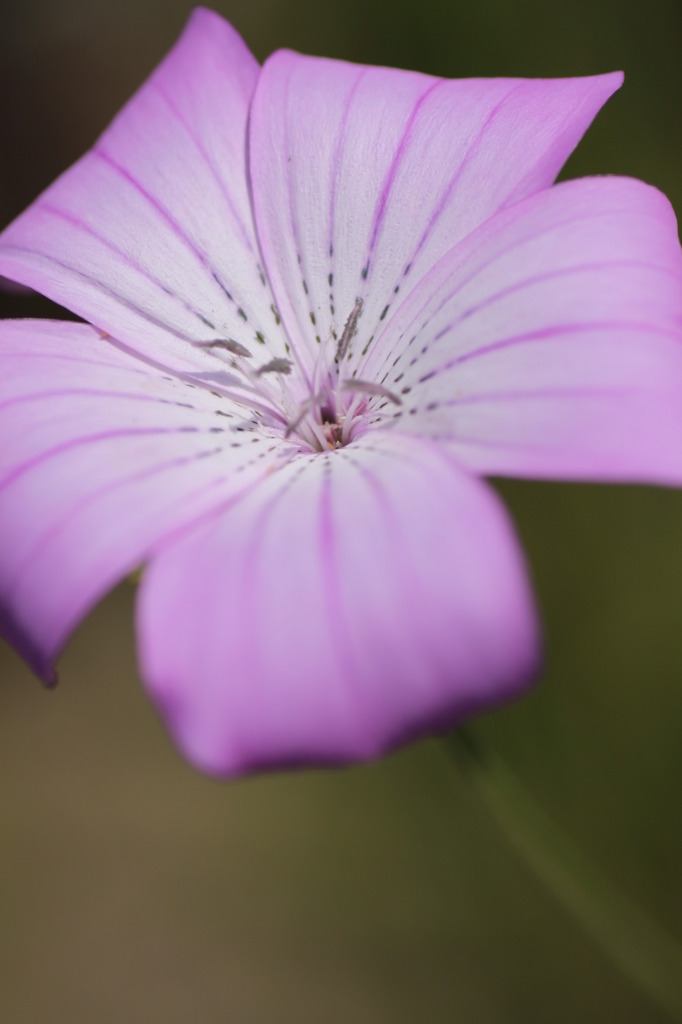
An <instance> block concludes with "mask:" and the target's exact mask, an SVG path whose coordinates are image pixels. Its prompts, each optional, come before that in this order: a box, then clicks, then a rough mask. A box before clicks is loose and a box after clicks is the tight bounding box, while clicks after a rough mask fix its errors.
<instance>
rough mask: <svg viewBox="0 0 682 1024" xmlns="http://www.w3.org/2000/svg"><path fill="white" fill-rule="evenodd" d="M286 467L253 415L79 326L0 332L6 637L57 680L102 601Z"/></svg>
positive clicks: (0, 558)
mask: <svg viewBox="0 0 682 1024" xmlns="http://www.w3.org/2000/svg"><path fill="white" fill-rule="evenodd" d="M286 454H287V453H286V446H283V445H282V442H281V440H275V439H273V438H268V436H267V432H266V431H264V430H262V429H261V428H260V427H259V428H258V429H256V426H255V425H254V423H253V421H252V420H251V418H250V417H249V416H248V415H246V416H245V415H244V414H242V413H240V412H239V411H238V410H237V409H236V408H235V407H230V406H229V405H226V403H225V402H224V401H221V400H220V399H219V398H217V397H216V396H215V395H213V394H212V393H211V392H209V391H206V390H202V389H199V388H195V387H192V386H191V385H188V384H184V383H182V382H180V381H178V380H177V379H174V378H172V377H169V376H165V377H164V376H162V375H160V374H158V373H157V372H155V371H152V370H150V369H149V368H148V367H147V366H146V365H145V364H144V363H142V362H140V361H139V360H136V359H134V358H132V357H130V356H128V355H126V354H125V353H122V352H120V351H119V350H118V349H116V348H115V347H114V346H113V345H111V344H109V343H107V342H105V341H103V340H102V338H101V337H100V336H99V335H98V333H97V332H96V331H95V330H94V329H93V328H91V327H89V326H87V325H85V324H69V323H64V322H60V323H51V322H49V321H26V320H24V321H15V322H11V321H4V322H3V323H2V325H1V327H0V536H1V537H2V544H1V545H0V635H2V636H4V637H5V638H6V639H7V640H9V642H10V643H12V644H13V645H14V646H15V647H16V648H17V650H19V652H20V653H21V654H22V655H23V656H24V657H25V658H26V660H27V661H28V662H29V664H30V665H31V666H32V667H33V668H34V670H35V671H36V672H37V673H38V674H39V675H41V676H42V677H43V678H44V679H45V680H47V681H50V680H52V679H53V678H54V668H53V661H54V658H55V657H56V655H57V653H58V651H59V650H60V648H61V646H62V645H63V643H64V641H65V639H66V637H67V635H68V633H69V631H70V630H71V629H72V628H73V627H74V625H75V624H76V623H77V622H78V620H79V619H80V618H81V617H82V616H83V615H84V614H85V612H86V611H87V610H88V608H89V607H90V606H91V605H92V604H93V603H94V602H95V601H96V600H97V599H98V598H99V597H100V596H101V595H102V594H103V593H104V592H105V591H106V590H107V589H109V588H110V587H111V586H112V585H113V584H114V583H115V582H117V581H118V580H119V579H120V578H121V577H122V576H124V575H125V574H126V573H127V572H129V571H131V570H132V569H135V568H136V567H137V566H139V565H140V563H141V562H143V561H144V560H145V559H146V558H147V557H149V555H150V553H151V552H152V551H153V549H154V547H155V545H156V544H157V543H158V542H159V541H160V540H161V539H162V538H165V537H166V536H167V535H168V534H169V533H171V532H173V531H174V530H177V529H179V528H180V527H184V526H186V525H187V524H188V523H191V522H193V521H194V520H196V519H197V518H198V517H200V516H202V515H204V514H206V513H207V512H209V511H212V510H214V509H215V508H216V507H219V506H220V505H221V504H222V503H224V502H226V501H229V500H230V499H231V498H232V497H234V496H235V495H236V494H239V493H241V492H242V491H243V490H245V489H247V488H248V487H249V486H252V485H253V483H254V481H256V480H259V479H260V478H261V477H262V476H264V475H265V474H266V473H268V472H271V471H272V470H273V469H274V468H276V467H277V466H278V465H280V464H281V461H282V459H283V458H284V459H285V458H286Z"/></svg>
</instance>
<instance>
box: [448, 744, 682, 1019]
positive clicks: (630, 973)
mask: <svg viewBox="0 0 682 1024" xmlns="http://www.w3.org/2000/svg"><path fill="white" fill-rule="evenodd" d="M443 742H444V745H445V748H446V750H447V753H448V755H449V757H450V758H451V759H453V758H454V759H455V760H456V761H457V763H458V764H459V765H460V766H461V767H462V768H463V769H464V770H465V772H466V774H467V776H468V778H469V779H470V781H471V782H472V783H473V786H474V788H475V789H476V791H477V792H478V794H479V796H480V797H482V799H483V802H484V803H485V805H486V806H487V808H488V811H489V812H490V813H491V814H492V816H493V818H494V819H495V821H496V822H497V825H498V826H499V827H500V828H501V829H502V832H503V833H504V835H505V837H506V839H507V841H508V842H509V844H510V845H511V846H512V847H513V848H514V849H515V850H516V853H517V854H518V855H519V856H520V857H521V859H522V860H523V861H525V863H526V865H527V866H528V867H529V868H531V869H532V871H533V872H534V873H535V875H536V876H537V877H538V878H539V879H541V880H542V882H543V883H544V884H545V886H546V887H547V888H548V889H549V890H550V891H551V892H552V893H553V895H554V897H555V898H556V899H557V900H559V902H560V903H562V904H563V906H564V908H565V909H566V910H567V911H568V912H569V913H570V914H572V915H573V917H574V918H575V919H576V920H577V921H579V922H580V924H581V925H582V926H583V928H584V929H585V930H586V931H587V932H589V934H590V935H591V936H592V938H593V939H594V940H595V941H596V942H597V943H598V945H599V946H600V947H601V949H602V951H603V953H604V954H605V955H606V956H607V957H608V958H609V960H610V961H611V963H612V964H614V965H615V966H616V967H618V968H619V969H620V970H621V971H622V972H623V973H624V974H625V975H626V976H627V977H628V978H629V979H630V980H631V981H632V982H634V983H635V984H637V985H638V987H639V988H640V989H641V990H642V992H645V993H646V994H647V995H648V996H649V998H650V999H651V1000H653V1002H655V1003H656V1004H657V1005H658V1006H659V1007H660V1008H661V1009H663V1010H664V1011H666V1012H667V1013H668V1014H670V1016H671V1017H673V1018H674V1019H675V1020H680V1021H682V945H681V944H680V943H679V942H678V941H677V940H676V939H675V938H674V937H673V936H672V935H670V934H669V933H667V932H666V931H665V930H664V929H663V928H662V927H660V926H658V925H657V924H656V923H655V922H654V921H652V920H651V919H650V918H649V917H647V915H646V914H644V913H643V912H642V911H641V910H640V909H639V908H638V907H637V905H636V904H635V903H633V902H631V901H630V900H629V899H628V898H627V897H626V896H625V895H624V894H623V893H621V892H620V891H619V890H618V889H617V888H616V887H614V886H613V885H612V884H611V882H610V881H609V880H608V879H607V878H606V877H604V876H603V875H602V874H601V873H600V872H599V870H598V869H597V868H595V867H594V866H593V865H592V864H591V863H590V862H589V861H588V860H586V859H585V858H584V857H583V856H582V855H581V853H580V851H579V850H577V849H576V848H575V847H573V846H572V845H571V844H570V843H569V842H568V841H567V840H566V839H565V838H564V836H562V835H561V833H560V832H559V831H558V830H557V829H556V828H555V826H554V825H553V823H552V821H551V820H550V819H549V818H548V817H547V816H546V815H545V813H544V812H543V811H542V809H541V808H540V807H538V805H537V804H536V803H535V802H534V801H533V799H532V798H531V796H530V795H529V794H528V792H527V791H526V790H525V789H524V787H523V785H522V784H521V783H520V781H519V780H518V779H517V778H516V777H515V776H514V775H513V773H512V772H511V771H510V770H509V769H508V768H507V767H506V766H505V765H504V764H503V763H502V762H501V761H500V760H499V759H498V758H496V757H495V756H494V755H492V754H490V753H489V752H487V751H484V750H483V749H482V747H481V745H480V743H479V741H478V740H477V739H474V738H473V737H472V736H471V734H470V733H468V732H464V731H459V732H457V733H453V734H452V735H450V736H448V737H447V738H446V739H445V740H444V741H443Z"/></svg>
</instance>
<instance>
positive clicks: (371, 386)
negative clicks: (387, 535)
mask: <svg viewBox="0 0 682 1024" xmlns="http://www.w3.org/2000/svg"><path fill="white" fill-rule="evenodd" d="M362 309H363V301H362V299H356V300H355V304H354V306H353V309H352V310H351V312H350V315H349V317H348V319H347V321H346V325H345V327H344V329H343V332H342V334H341V337H340V338H338V339H336V337H334V338H333V341H334V343H335V345H334V353H333V357H331V352H330V341H331V340H332V339H329V340H328V342H327V343H326V344H324V345H323V346H322V348H321V349H320V351H319V353H318V358H317V361H316V363H315V366H314V370H313V375H312V381H311V382H310V383H309V384H307V388H308V392H309V393H308V397H307V398H304V399H303V400H300V398H296V397H295V396H294V394H293V393H292V388H291V387H290V380H289V378H290V377H291V378H292V382H294V383H295V382H296V375H295V371H294V374H292V370H294V364H293V363H292V361H291V360H290V359H282V358H275V359H271V360H270V361H269V362H267V363H264V364H263V365H261V366H258V367H255V368H254V367H252V365H251V363H250V360H251V352H250V351H249V350H248V349H247V348H246V347H245V346H244V345H242V344H241V343H240V342H238V341H235V340H234V339H233V338H214V339H211V340H210V341H202V342H195V344H196V345H197V347H200V348H202V349H204V350H210V351H211V352H213V353H215V355H216V356H218V357H219V358H221V362H222V364H223V366H225V357H227V367H228V372H225V370H222V371H221V372H220V373H216V374H201V375H198V374H191V375H188V378H189V379H191V380H192V382H193V383H200V384H202V385H203V386H208V387H210V388H211V389H212V390H214V393H216V394H221V395H224V396H225V397H226V398H231V399H232V400H234V401H235V402H237V403H238V404H239V405H241V406H246V407H247V408H248V409H249V410H250V411H251V412H252V413H254V414H255V416H256V417H257V421H258V422H259V423H260V424H261V425H262V426H263V428H266V427H267V428H269V429H270V430H273V431H274V432H276V433H280V432H281V433H282V434H283V436H284V438H286V439H288V440H290V441H295V440H298V441H299V442H300V444H301V446H302V447H303V448H304V449H307V450H309V451H312V452H322V451H329V449H330V448H341V447H343V446H344V445H347V444H349V443H350V442H351V441H352V439H353V437H354V436H355V435H356V434H357V431H358V429H360V427H361V424H362V421H363V419H364V418H365V416H366V413H367V412H368V409H369V407H370V403H371V402H372V399H375V398H377V397H380V398H382V399H384V400H386V399H388V401H390V402H392V403H394V404H396V405H400V404H401V400H400V398H398V397H397V396H396V395H394V394H393V393H392V392H391V391H389V390H388V389H387V388H385V387H383V386H382V385H381V384H376V383H374V382H373V381H366V380H360V379H358V378H356V377H354V376H351V377H348V376H345V374H344V364H345V363H346V359H347V356H348V352H349V349H350V343H351V341H352V339H353V338H354V337H355V334H356V333H357V329H358V321H359V319H360V316H361V314H362Z"/></svg>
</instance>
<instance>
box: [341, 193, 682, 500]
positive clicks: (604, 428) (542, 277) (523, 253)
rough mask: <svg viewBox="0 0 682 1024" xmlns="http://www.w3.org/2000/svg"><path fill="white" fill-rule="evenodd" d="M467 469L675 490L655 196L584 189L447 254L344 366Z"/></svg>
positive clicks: (676, 292) (396, 418)
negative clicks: (357, 358) (362, 352)
mask: <svg viewBox="0 0 682 1024" xmlns="http://www.w3.org/2000/svg"><path fill="white" fill-rule="evenodd" d="M358 372H359V375H360V376H361V377H364V378H367V379H373V380H376V381H379V382H381V384H382V386H384V387H385V388H387V389H388V390H389V391H391V392H395V393H396V394H397V395H398V396H399V397H401V398H402V400H403V406H402V407H401V408H400V409H395V411H393V407H391V406H390V405H389V404H388V403H387V402H386V401H385V400H383V401H382V402H380V403H379V402H377V403H375V404H376V407H377V414H383V415H388V416H391V417H392V418H393V422H394V423H395V425H396V427H399V428H400V429H401V430H407V431H410V432H415V433H417V434H420V435H427V436H430V437H433V438H436V437H438V438H440V439H441V440H443V441H447V442H449V443H451V444H454V447H455V450H456V452H457V455H458V457H460V458H461V459H462V460H463V461H464V463H465V464H467V465H468V466H470V467H471V468H472V469H473V470H475V471H477V472H481V473H502V474H515V475H520V476H543V477H544V476H546V477H557V478H576V477H577V478H584V479H612V480H625V481H637V480H639V481H652V482H660V483H673V484H679V483H682V253H681V250H680V246H679V242H678V237H677V226H676V222H675V217H674V214H673V212H672V209H671V207H670V204H669V203H668V201H667V199H665V197H664V196H662V195H661V194H660V193H659V192H657V191H656V190H655V189H652V188H650V187H648V186H646V185H643V184H642V183H641V182H637V181H631V180H628V179H619V178H599V179H584V180H582V181H574V182H567V183H565V184H562V185H558V186H556V187H554V188H552V189H550V190H548V191H546V192H544V193H541V194H540V195H537V196H534V197H532V198H530V199H527V200H526V201H525V202H523V203H521V204H519V205H517V206H515V207H513V208H512V209H509V210H506V211H504V212H503V213H501V214H499V215H498V216H497V217H495V218H493V219H492V220H491V221H489V222H488V223H487V224H486V225H484V227H482V228H481V229H480V230H479V231H478V232H477V233H476V234H475V235H472V236H471V237H470V238H469V239H467V240H466V242H464V243H463V244H462V245H460V246H458V247H456V248H455V249H453V250H452V252H451V253H449V254H448V255H447V256H446V257H445V258H444V259H443V260H442V261H441V262H440V263H439V265H438V266H437V267H435V268H434V270H433V271H432V272H431V274H430V275H428V277H427V278H426V279H425V280H424V281H423V282H422V283H421V285H420V287H419V288H417V289H415V291H414V293H413V294H412V296H411V298H410V301H409V302H407V303H406V304H405V305H404V306H403V308H402V309H401V310H400V311H399V312H398V314H397V315H396V316H395V317H394V318H393V319H392V320H391V321H390V322H389V323H388V324H387V326H386V329H385V331H384V333H383V335H382V336H381V337H379V338H378V339H377V341H376V347H375V348H374V350H373V352H372V353H370V355H369V356H368V358H367V361H366V363H365V364H364V365H363V366H362V367H361V368H360V370H359V371H358Z"/></svg>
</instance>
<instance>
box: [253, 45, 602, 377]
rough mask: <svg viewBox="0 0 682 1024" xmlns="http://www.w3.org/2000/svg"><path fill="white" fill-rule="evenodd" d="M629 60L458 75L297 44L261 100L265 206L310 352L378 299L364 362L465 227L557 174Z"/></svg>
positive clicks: (266, 229) (293, 328) (365, 320)
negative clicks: (593, 67)
mask: <svg viewBox="0 0 682 1024" xmlns="http://www.w3.org/2000/svg"><path fill="white" fill-rule="evenodd" d="M621 80H622V76H620V75H619V74H613V75H604V76H601V77H596V78H582V79H565V80H562V79H555V80H547V81H540V80H535V81H529V80H510V79H488V80H486V79H471V80H462V81H447V80H443V79H436V78H431V77H428V76H426V75H421V74H416V73H413V72H408V71H396V70H392V69H387V68H372V67H361V66H358V65H353V64H346V63H342V62H339V61H331V60H323V59H319V58H314V57H303V56H300V55H298V54H294V53H290V52H287V51H282V52H279V53H276V54H274V55H273V56H272V57H271V58H270V59H269V60H268V61H267V62H266V63H265V65H264V67H263V70H262V72H261V75H260V78H259V80H258V85H257V87H256V91H255V94H254V99H253V106H252V113H251V120H250V132H249V153H250V169H251V180H252V186H253V204H254V211H255V216H256V223H257V227H258V234H259V238H260V241H261V245H262V249H263V256H264V259H265V262H266V266H267V271H268V274H269V277H270V280H271V281H272V284H273V288H274V290H275V294H276V296H277V300H278V305H279V308H280V310H281V312H282V316H283V317H284V321H285V323H286V324H287V326H288V329H289V334H290V335H291V336H292V337H296V338H302V339H307V343H308V348H309V351H310V358H311V359H312V358H314V357H315V354H316V349H317V348H318V347H319V346H320V345H324V344H325V343H327V342H328V340H329V338H330V337H331V338H333V337H334V335H336V336H339V335H340V333H341V331H342V330H343V327H344V324H345V322H346V320H347V318H348V316H349V315H350V313H351V311H352V309H353V307H354V305H355V303H356V300H357V299H358V298H361V299H362V300H363V302H364V308H363V311H362V316H361V318H360V321H359V325H358V326H359V329H358V336H357V339H356V341H355V342H354V348H353V349H352V350H351V352H350V353H349V366H350V367H353V366H354V365H355V359H356V356H358V355H359V354H360V353H361V352H362V350H363V349H364V348H365V347H366V346H369V345H371V342H372V337H373V335H374V334H375V333H376V331H377V329H378V328H379V327H380V325H381V322H382V320H383V319H384V318H385V317H386V316H387V315H388V314H389V313H390V312H391V311H394V310H395V309H396V308H397V307H398V306H399V304H400V302H401V301H402V300H403V299H404V297H405V295H406V294H408V293H409V291H410V290H411V288H412V287H413V285H414V284H416V282H418V281H419V279H420V278H421V277H422V276H423V275H424V274H425V273H426V272H427V271H428V270H429V269H430V268H431V266H432V265H433V264H434V263H435V262H436V261H437V260H438V259H439V258H440V257H441V256H442V255H443V254H444V253H445V252H447V251H448V250H449V249H450V248H451V247H452V246H453V245H454V244H455V243H456V242H457V241H459V240H460V239H462V238H464V237H465V236H466V235H468V234H469V233H470V232H471V231H473V230H474V229H475V228H476V227H478V225H480V224H481V223H483V222H484V221H485V220H486V219H487V218H489V217H490V216H491V215H492V214H494V213H495V212H496V211H497V210H499V209H500V208H502V207H504V206H507V205H509V204H510V203H512V202H515V201H517V200H519V199H522V198H523V197H525V196H527V195H530V194H532V193H534V192H537V191H538V190H539V189H542V188H545V187H546V186H548V185H549V184H551V182H552V181H553V180H554V178H555V176H556V174H557V172H558V171H559V169H560V167H561V166H562V164H563V163H564V161H565V160H566V158H567V157H568V155H569V154H570V152H571V150H572V149H573V148H574V146H575V145H576V144H577V142H578V140H579V139H580V137H581V136H582V134H583V133H584V131H585V130H586V128H587V127H588V125H589V124H590V122H591V121H592V119H593V118H594V116H595V114H596V113H597V111H598V110H599V109H600V107H601V106H602V105H603V103H604V102H605V101H606V100H607V99H608V97H609V96H610V95H611V94H612V93H613V92H614V90H615V89H617V88H618V86H619V85H620V83H621Z"/></svg>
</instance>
